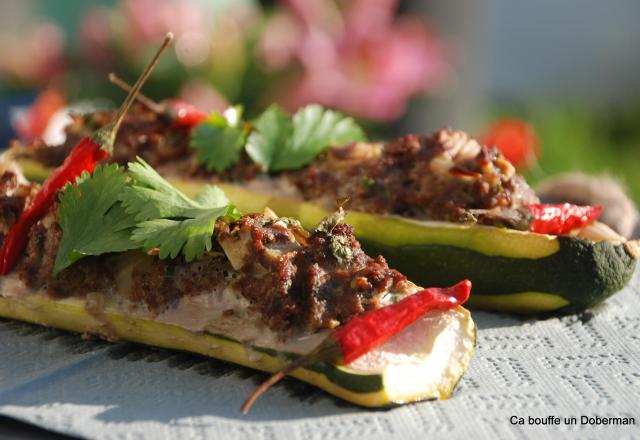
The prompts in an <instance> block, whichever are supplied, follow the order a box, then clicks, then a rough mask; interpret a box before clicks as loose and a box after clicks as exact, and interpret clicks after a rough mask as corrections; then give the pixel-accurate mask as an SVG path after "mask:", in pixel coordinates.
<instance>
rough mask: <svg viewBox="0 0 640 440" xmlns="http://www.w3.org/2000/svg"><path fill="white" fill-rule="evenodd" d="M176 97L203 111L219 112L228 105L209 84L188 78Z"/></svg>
mask: <svg viewBox="0 0 640 440" xmlns="http://www.w3.org/2000/svg"><path fill="white" fill-rule="evenodd" d="M178 97H179V98H180V99H181V100H182V101H184V102H187V103H189V104H191V105H193V106H195V107H196V108H197V109H198V110H201V111H203V112H210V111H218V112H221V111H223V110H224V109H226V108H227V107H229V102H228V101H227V100H226V99H225V97H224V96H222V95H221V94H220V93H219V92H218V91H217V90H216V89H215V88H214V87H213V86H212V85H211V84H209V83H207V82H205V81H200V80H190V81H188V82H186V83H185V84H184V85H183V86H182V88H181V89H180V93H179V94H178Z"/></svg>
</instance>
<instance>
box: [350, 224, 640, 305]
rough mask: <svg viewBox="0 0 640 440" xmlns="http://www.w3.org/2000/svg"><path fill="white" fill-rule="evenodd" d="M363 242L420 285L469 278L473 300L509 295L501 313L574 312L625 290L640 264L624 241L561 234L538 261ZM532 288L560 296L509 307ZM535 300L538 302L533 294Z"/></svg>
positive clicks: (459, 249) (425, 246)
mask: <svg viewBox="0 0 640 440" xmlns="http://www.w3.org/2000/svg"><path fill="white" fill-rule="evenodd" d="M461 233H464V232H461ZM360 240H361V243H362V245H363V247H364V248H365V249H366V251H367V252H368V253H370V254H376V253H379V254H381V255H384V257H385V258H386V259H387V261H388V262H389V265H390V266H391V267H395V268H398V269H399V270H400V271H401V272H402V273H403V274H404V275H406V276H407V277H408V278H409V279H411V280H413V281H415V282H416V283H418V284H422V285H427V284H428V285H437V286H440V285H441V286H447V285H450V284H451V283H454V282H457V281H456V280H460V279H461V278H469V279H470V280H471V281H472V282H473V293H472V295H471V299H472V300H473V296H474V295H479V296H480V295H483V296H485V295H486V296H498V295H500V296H505V298H503V300H505V303H507V305H505V306H503V307H501V308H500V311H511V312H514V313H518V312H521V313H525V314H526V313H544V312H560V313H563V312H566V313H571V312H575V311H579V310H583V309H585V308H588V307H591V306H593V305H596V304H598V303H599V302H602V301H603V300H605V299H606V298H608V297H610V296H611V295H613V294H614V293H615V292H617V291H619V290H621V289H622V288H623V287H624V286H625V285H626V284H627V283H628V282H629V280H630V279H631V276H632V275H633V272H634V269H635V266H636V259H635V258H633V257H632V256H631V255H629V254H628V253H627V252H626V251H625V249H624V246H623V245H614V244H611V243H609V242H606V241H602V242H598V243H593V242H591V241H588V240H584V239H579V238H574V237H557V240H558V242H559V245H560V247H559V250H558V251H557V252H556V253H554V254H551V255H549V256H546V257H542V258H535V259H528V258H512V257H502V256H490V255H485V254H482V253H480V252H477V251H474V250H470V249H465V248H462V247H456V246H451V245H446V246H443V245H437V244H420V245H406V246H388V245H382V244H380V243H377V242H375V241H373V240H368V239H367V238H365V237H360ZM528 292H531V293H537V294H540V293H542V294H546V295H551V296H555V297H558V298H559V299H560V300H559V301H555V302H553V303H552V304H542V305H540V306H537V305H536V304H527V303H526V299H525V302H524V303H523V302H517V303H516V302H515V301H514V308H513V309H512V308H510V307H509V306H508V301H507V300H506V298H507V297H509V295H514V294H519V293H528ZM531 300H532V301H536V299H535V298H533V295H532V298H531ZM562 300H564V301H562ZM472 304H473V302H472ZM516 304H517V307H515V305H516ZM477 306H478V307H479V308H487V306H484V307H483V306H482V305H481V304H477ZM489 308H493V307H491V306H489Z"/></svg>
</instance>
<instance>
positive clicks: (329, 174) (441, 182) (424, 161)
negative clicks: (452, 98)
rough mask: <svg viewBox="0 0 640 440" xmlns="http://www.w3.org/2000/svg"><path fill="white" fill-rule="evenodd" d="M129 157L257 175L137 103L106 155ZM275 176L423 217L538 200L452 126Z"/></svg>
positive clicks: (498, 211)
mask: <svg viewBox="0 0 640 440" xmlns="http://www.w3.org/2000/svg"><path fill="white" fill-rule="evenodd" d="M110 117H111V113H95V114H91V115H87V116H84V117H79V116H76V117H75V119H74V122H73V124H71V125H70V126H68V127H67V136H68V139H67V142H66V143H65V144H64V145H61V146H58V147H49V146H46V145H43V144H37V145H36V146H35V154H36V157H38V158H39V159H40V160H41V161H42V162H44V163H46V164H48V165H57V164H59V163H62V161H63V160H64V158H65V157H66V155H67V154H68V152H69V151H70V149H71V148H73V146H74V145H75V144H76V142H77V141H78V139H79V138H80V137H81V136H82V135H86V134H89V133H91V132H92V131H93V130H95V129H96V128H98V127H100V126H102V125H103V124H105V123H106V122H107V121H109V119H110ZM136 156H141V157H143V158H144V159H145V160H146V161H147V162H149V163H150V164H151V165H153V166H154V167H156V168H157V169H158V170H159V171H160V172H161V173H165V174H168V175H177V176H195V177H206V178H207V179H208V180H209V181H212V182H216V181H232V182H247V181H250V180H252V179H254V178H255V177H256V176H258V175H259V174H260V170H259V168H258V167H257V166H256V165H255V164H253V163H252V162H251V160H250V159H249V158H248V157H247V155H246V154H245V153H244V152H243V154H242V158H241V160H240V161H239V162H238V163H237V164H236V165H234V166H233V167H232V168H231V169H229V170H227V171H225V172H223V173H214V172H209V171H207V170H205V169H204V168H203V167H202V165H199V164H198V160H197V158H196V156H195V150H194V149H193V148H190V146H189V131H188V130H186V129H184V128H177V127H174V126H173V124H172V122H171V120H170V119H168V118H167V117H166V116H163V115H159V114H156V113H154V112H152V111H151V110H149V109H147V108H145V107H144V106H142V105H137V106H135V107H134V108H133V109H132V111H131V112H130V113H129V115H128V116H127V117H126V118H125V120H124V123H123V125H122V128H121V130H120V133H119V134H118V138H117V140H116V145H115V149H114V155H113V160H114V161H116V162H119V163H123V164H124V163H126V162H128V161H132V160H135V157H136ZM281 175H282V176H285V177H286V178H288V180H289V181H290V182H292V183H293V184H294V185H295V187H297V189H298V190H299V192H300V194H301V196H302V197H303V198H304V199H305V200H314V201H318V202H320V203H323V204H325V205H326V206H327V207H331V206H334V204H335V201H336V200H337V199H343V198H349V200H350V203H351V204H350V208H351V209H355V210H360V211H364V212H372V213H380V214H396V215H401V216H406V217H412V218H416V219H424V220H444V221H453V222H465V223H466V222H479V223H482V224H487V225H495V226H506V227H511V228H517V229H528V227H529V224H530V221H531V218H530V217H528V211H527V210H526V209H525V208H524V205H526V204H530V203H535V202H537V201H538V199H537V197H536V196H535V194H534V192H533V191H532V190H531V189H530V188H529V186H528V185H527V183H526V182H525V181H524V179H523V178H522V176H520V175H518V174H517V173H515V170H514V169H513V166H512V165H511V164H510V163H509V162H508V161H507V160H506V159H505V158H504V156H502V154H501V153H500V152H499V151H498V150H496V149H495V148H487V147H485V146H481V145H479V144H478V143H477V142H476V141H475V140H473V139H472V138H470V137H469V136H468V135H466V134H465V133H463V132H459V131H453V130H441V131H439V132H436V133H434V134H432V135H430V136H416V135H408V136H404V137H402V138H399V139H396V140H393V141H391V142H388V143H386V144H366V143H354V144H351V145H347V146H340V147H332V148H330V149H329V150H328V151H327V152H326V153H324V154H323V155H321V156H320V157H318V158H317V159H316V160H315V161H314V162H313V163H311V164H309V165H308V166H306V167H304V168H302V169H300V170H296V171H285V172H282V173H281Z"/></svg>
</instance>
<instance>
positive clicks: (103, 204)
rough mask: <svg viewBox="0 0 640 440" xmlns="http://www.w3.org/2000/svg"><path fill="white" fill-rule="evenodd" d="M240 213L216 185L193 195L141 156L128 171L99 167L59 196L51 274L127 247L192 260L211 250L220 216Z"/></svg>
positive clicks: (116, 166)
mask: <svg viewBox="0 0 640 440" xmlns="http://www.w3.org/2000/svg"><path fill="white" fill-rule="evenodd" d="M239 216H240V214H239V212H238V211H237V210H236V208H235V206H233V205H232V204H230V203H229V200H228V199H227V198H226V196H225V195H224V193H223V192H222V190H221V189H220V188H218V187H215V186H206V187H205V189H204V190H203V191H202V192H200V193H199V194H198V195H196V197H195V199H191V198H189V197H187V196H186V195H184V194H183V193H182V192H180V191H179V190H177V189H176V188H174V187H173V186H172V185H171V184H170V183H169V182H167V181H166V180H164V179H163V178H162V177H161V176H160V175H159V174H158V173H157V172H156V171H155V170H154V169H153V168H151V166H150V165H149V164H147V163H146V162H145V161H144V160H142V159H140V158H138V162H135V163H130V164H129V170H128V171H126V170H125V169H124V168H122V167H120V166H118V165H103V166H98V167H96V169H95V170H94V172H93V174H92V175H89V174H88V173H84V174H83V175H82V176H81V177H80V178H79V179H78V180H77V181H76V183H75V184H73V185H71V184H69V185H67V186H66V187H65V189H64V190H63V191H62V193H61V194H60V205H59V207H58V217H59V224H60V227H61V228H62V239H61V241H60V247H59V249H58V254H57V256H56V261H55V264H54V270H53V275H54V276H56V275H58V273H60V271H62V270H63V269H65V268H67V267H68V266H70V265H71V264H73V263H74V262H76V261H77V260H79V259H80V258H83V257H85V256H88V255H102V254H106V253H110V252H124V251H127V250H130V249H142V250H144V251H148V250H150V249H153V248H159V256H160V258H167V257H171V258H176V257H177V256H178V254H180V253H182V254H183V255H184V257H185V259H186V261H192V260H193V259H196V258H200V257H202V255H203V254H204V253H205V252H206V251H210V250H211V246H212V241H211V236H212V235H213V232H214V228H215V223H216V221H217V220H218V219H219V218H221V217H224V218H227V219H230V220H231V219H236V218H238V217H239Z"/></svg>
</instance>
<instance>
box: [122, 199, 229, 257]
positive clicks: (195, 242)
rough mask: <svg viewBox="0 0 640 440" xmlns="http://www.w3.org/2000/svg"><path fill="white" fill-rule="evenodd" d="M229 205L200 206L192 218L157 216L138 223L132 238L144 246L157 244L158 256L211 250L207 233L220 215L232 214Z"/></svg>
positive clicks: (190, 253) (195, 254)
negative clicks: (210, 207)
mask: <svg viewBox="0 0 640 440" xmlns="http://www.w3.org/2000/svg"><path fill="white" fill-rule="evenodd" d="M233 211H234V208H233V206H231V205H227V206H222V207H219V208H213V209H208V210H202V211H201V212H200V213H198V214H197V215H195V216H194V217H193V218H187V219H184V220H171V219H157V220H148V221H145V222H142V223H140V224H138V226H137V227H136V229H135V231H134V233H133V237H132V238H133V240H134V241H136V242H139V243H141V244H142V247H143V248H144V249H145V250H150V249H153V248H159V249H160V253H159V257H160V258H167V257H170V258H175V257H177V256H178V254H179V253H180V251H182V252H183V253H184V256H185V259H186V260H187V261H192V260H194V259H196V258H201V257H202V255H203V254H204V252H205V251H210V250H211V236H212V235H213V230H214V228H215V224H216V221H217V220H218V218H220V217H226V216H229V215H232V213H233Z"/></svg>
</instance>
